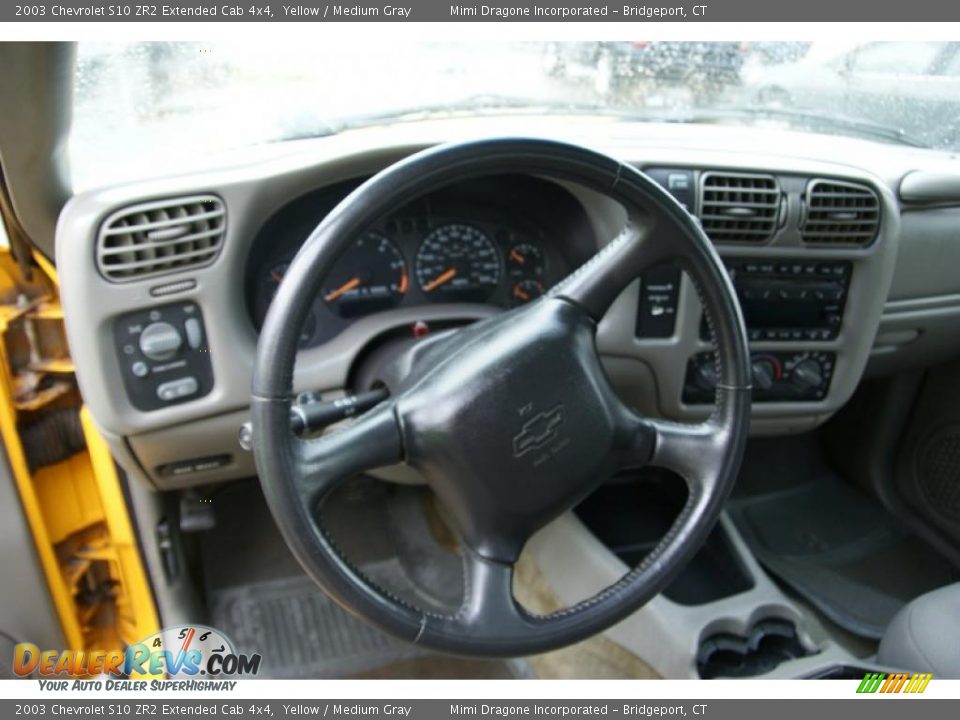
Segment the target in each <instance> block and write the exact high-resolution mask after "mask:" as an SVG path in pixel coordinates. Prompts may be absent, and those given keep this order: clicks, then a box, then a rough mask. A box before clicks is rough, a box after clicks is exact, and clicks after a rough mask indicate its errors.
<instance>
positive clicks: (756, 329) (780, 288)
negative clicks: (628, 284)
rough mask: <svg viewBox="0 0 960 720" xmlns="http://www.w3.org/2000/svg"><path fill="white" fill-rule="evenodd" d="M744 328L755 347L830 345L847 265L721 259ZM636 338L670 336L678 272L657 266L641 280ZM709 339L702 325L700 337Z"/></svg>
mask: <svg viewBox="0 0 960 720" xmlns="http://www.w3.org/2000/svg"><path fill="white" fill-rule="evenodd" d="M725 264H726V266H727V269H728V271H729V273H730V277H731V279H732V280H733V284H734V287H735V288H736V291H737V297H738V299H739V301H740V307H741V308H742V310H743V317H744V320H745V321H746V325H747V337H748V338H749V339H750V340H754V341H758V340H764V341H778V342H779V341H793V342H796V341H803V340H807V341H809V340H818V341H823V340H833V339H835V338H836V337H837V334H838V333H839V332H840V326H841V325H842V323H843V309H844V306H845V304H846V300H847V290H848V288H849V286H850V276H851V273H852V269H853V268H852V264H851V263H850V262H849V261H843V260H840V261H838V260H830V261H809V260H752V259H726V260H725ZM640 284H641V287H640V304H639V307H638V308H637V324H636V335H637V337H638V338H666V337H670V336H671V335H673V333H674V331H675V321H676V313H677V304H678V302H679V297H680V292H679V288H680V269H679V268H676V267H674V266H672V265H658V266H656V267H652V268H650V269H649V270H647V271H645V272H644V273H643V275H642V276H641V283H640ZM709 336H710V331H709V328H708V327H707V323H706V321H705V320H703V321H701V323H700V337H701V338H703V339H704V340H706V339H708V338H709Z"/></svg>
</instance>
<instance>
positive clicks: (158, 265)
mask: <svg viewBox="0 0 960 720" xmlns="http://www.w3.org/2000/svg"><path fill="white" fill-rule="evenodd" d="M225 228H226V210H225V209H224V206H223V201H222V200H221V199H220V198H218V197H215V196H213V195H197V196H192V197H184V198H176V199H172V200H162V201H158V202H151V203H143V204H142V205H133V206H131V207H126V208H124V209H122V210H119V211H118V212H115V213H114V214H113V215H111V216H110V217H108V218H107V220H106V221H105V222H104V223H103V225H101V226H100V234H99V236H98V237H97V268H98V269H99V270H100V273H101V274H102V275H103V276H104V277H105V278H107V279H108V280H112V281H114V282H127V281H130V280H139V279H141V278H145V277H151V276H154V275H163V274H166V273H170V272H176V271H179V270H186V269H188V268H197V267H202V266H204V265H209V264H210V263H212V262H213V261H214V260H215V259H216V257H217V255H218V254H219V252H220V247H221V245H222V244H223V238H224V231H225Z"/></svg>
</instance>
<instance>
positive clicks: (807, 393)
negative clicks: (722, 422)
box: [683, 352, 836, 405]
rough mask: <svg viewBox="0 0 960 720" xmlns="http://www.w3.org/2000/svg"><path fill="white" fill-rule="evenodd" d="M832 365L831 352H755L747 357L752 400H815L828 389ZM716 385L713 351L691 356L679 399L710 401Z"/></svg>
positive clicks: (692, 402) (822, 395) (832, 354)
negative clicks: (681, 397)
mask: <svg viewBox="0 0 960 720" xmlns="http://www.w3.org/2000/svg"><path fill="white" fill-rule="evenodd" d="M835 364H836V354H835V353H832V352H755V353H752V354H751V356H750V374H751V383H752V384H753V393H752V396H753V401H754V402H774V401H776V402H816V401H819V400H823V399H824V398H825V397H826V396H827V393H828V392H829V390H830V379H831V378H832V377H833V369H834V365H835ZM716 388H717V369H716V364H715V362H714V356H713V353H710V352H705V353H699V354H697V355H694V356H693V357H692V358H690V360H689V362H688V363H687V374H686V378H685V380H684V384H683V402H685V403H687V404H691V405H693V404H700V403H712V402H713V396H714V391H715V390H716Z"/></svg>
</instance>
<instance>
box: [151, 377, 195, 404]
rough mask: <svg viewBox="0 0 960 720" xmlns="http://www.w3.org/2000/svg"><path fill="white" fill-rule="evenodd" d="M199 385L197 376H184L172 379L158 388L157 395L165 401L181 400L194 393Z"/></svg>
mask: <svg viewBox="0 0 960 720" xmlns="http://www.w3.org/2000/svg"><path fill="white" fill-rule="evenodd" d="M198 388H199V385H198V384H197V379H196V378H195V377H184V378H179V379H177V380H170V381H168V382H165V383H163V384H162V385H160V386H159V387H158V388H157V397H158V398H160V399H161V400H163V401H165V402H169V401H171V400H179V399H180V398H184V397H189V396H190V395H193V394H194V393H195V392H196V391H197V389H198Z"/></svg>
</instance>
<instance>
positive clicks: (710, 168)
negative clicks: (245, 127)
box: [57, 118, 960, 488]
mask: <svg viewBox="0 0 960 720" xmlns="http://www.w3.org/2000/svg"><path fill="white" fill-rule="evenodd" d="M511 122H512V121H510V120H502V121H498V120H494V119H489V118H483V119H476V120H470V121H450V122H449V123H447V122H444V123H439V124H426V125H420V124H417V123H413V124H410V125H409V126H407V125H404V126H400V127H391V128H389V129H365V130H357V131H352V132H350V133H345V134H343V135H340V136H334V137H330V138H321V139H317V140H314V141H305V143H303V144H293V145H286V144H284V146H283V147H277V148H269V149H264V150H261V151H258V152H257V153H254V154H252V155H250V156H249V157H245V158H244V161H243V162H238V163H235V164H233V165H229V166H224V167H221V168H218V169H213V170H211V171H209V172H205V173H198V174H192V175H185V176H182V177H170V178H163V179H155V180H149V181H144V182H140V183H131V184H128V185H124V186H122V187H117V188H108V189H104V190H95V191H90V192H88V193H84V194H83V195H80V196H78V197H76V198H74V199H72V200H71V201H70V203H69V204H68V205H67V207H66V208H65V209H64V211H63V213H62V215H61V218H60V224H59V226H58V230H57V266H58V270H59V272H60V281H61V295H62V298H63V304H64V307H65V312H66V325H67V331H68V335H69V339H70V343H71V349H72V353H73V358H74V362H75V365H76V369H77V376H78V380H79V382H80V385H81V390H82V392H83V393H84V397H85V398H86V401H87V402H88V404H89V407H90V410H91V412H92V414H93V416H94V418H95V419H96V421H97V423H98V425H99V426H100V428H101V430H102V431H103V433H104V435H105V437H106V438H107V440H108V442H109V443H110V446H111V450H112V451H113V452H114V454H115V456H116V457H117V459H118V461H119V462H120V463H121V464H122V465H123V467H124V468H125V469H126V470H127V472H129V473H131V474H133V475H135V476H138V477H140V478H142V479H143V480H144V481H146V482H148V483H151V484H152V485H154V486H156V487H159V488H175V487H184V486H190V485H195V484H202V483H210V482H218V481H222V480H229V479H234V478H242V477H249V476H251V475H253V474H254V473H255V468H254V465H253V458H252V456H251V455H250V453H247V452H244V451H243V450H241V449H240V447H239V444H238V442H237V436H238V431H239V429H240V428H241V426H242V425H243V423H244V422H245V421H246V420H247V419H248V407H249V392H250V383H251V378H252V371H253V364H254V359H255V355H256V345H257V334H258V330H259V327H260V326H261V324H262V322H263V318H264V316H265V314H266V312H267V310H268V308H269V305H270V301H271V299H272V297H273V295H274V293H275V292H276V289H277V288H278V287H279V285H280V283H282V282H283V276H284V271H285V270H286V268H287V267H288V265H289V263H290V262H291V261H292V259H293V258H294V257H295V256H296V253H297V252H298V250H299V248H300V247H301V245H302V244H303V242H304V241H305V240H306V239H307V237H308V236H309V235H310V233H311V232H312V231H313V230H314V229H315V228H316V226H317V225H318V224H319V223H320V222H322V220H323V218H324V217H326V215H327V214H328V213H329V212H330V211H331V210H332V209H333V208H334V207H335V206H336V205H337V204H338V203H339V202H340V201H342V200H343V199H344V198H346V197H348V196H349V194H350V192H351V191H352V190H353V189H355V188H356V187H357V186H358V185H359V184H360V183H362V182H363V180H364V179H365V178H368V177H370V176H371V175H373V174H375V173H376V172H377V171H378V170H380V169H382V168H384V167H387V166H388V165H390V164H391V163H393V162H395V161H397V160H400V159H402V158H403V157H406V156H407V155H409V154H410V153H412V152H415V151H416V150H419V149H422V148H425V147H429V146H431V145H433V144H435V143H437V142H440V141H449V140H457V139H466V138H469V137H476V136H484V135H490V134H498V135H518V134H524V133H525V128H524V127H522V123H520V121H516V122H517V123H519V125H517V124H511ZM552 122H556V123H557V125H556V126H555V127H554V128H553V130H554V132H553V133H552V134H551V133H549V132H548V131H549V127H548V126H549V125H550V123H552ZM542 130H543V132H544V133H545V134H547V135H548V136H553V137H556V136H560V137H563V139H566V140H570V141H573V142H579V143H581V144H588V145H589V144H593V145H595V146H596V145H599V149H600V150H602V151H604V152H606V153H608V154H610V155H613V156H615V157H618V158H621V159H622V160H623V161H625V162H630V163H632V164H634V165H635V166H636V167H638V168H640V169H641V170H643V171H644V172H646V173H647V174H649V175H650V176H651V177H652V178H653V179H654V180H656V181H657V182H659V183H660V184H661V185H662V186H663V187H664V188H666V189H667V190H668V192H670V193H671V194H672V195H673V196H674V197H675V199H676V200H677V201H678V202H680V203H681V204H683V205H684V206H685V207H686V208H687V210H688V211H689V212H690V213H691V214H693V215H694V216H695V217H696V218H697V219H698V221H699V222H700V223H701V225H702V226H703V228H704V231H705V232H706V234H707V236H708V237H709V238H710V239H711V240H712V241H713V243H714V246H715V248H716V250H717V252H718V253H719V255H720V256H721V259H722V260H723V262H724V264H725V265H726V267H727V269H728V272H729V273H730V276H731V279H732V280H733V283H734V286H735V289H736V291H737V294H738V298H739V300H740V303H741V307H742V308H743V310H744V314H745V318H746V322H747V330H748V337H749V342H750V350H751V360H752V372H753V418H752V424H751V432H753V433H755V434H783V433H795V432H803V431H806V430H810V429H812V428H814V427H816V426H817V425H819V424H820V423H822V422H824V421H825V420H826V419H827V418H828V417H830V415H831V414H833V413H834V412H836V411H837V410H838V409H839V408H840V407H842V406H843V405H844V404H845V403H846V402H847V400H849V398H850V397H851V396H852V394H853V392H854V390H855V389H856V387H857V385H858V384H859V383H860V382H861V380H862V379H863V378H864V377H866V376H869V375H872V374H882V373H891V372H896V371H898V370H899V369H902V368H904V367H909V366H917V365H923V364H925V363H930V362H935V361H937V360H938V359H940V358H944V357H948V356H952V355H954V354H956V353H958V352H960V336H958V335H957V333H956V331H955V328H956V322H957V321H960V280H958V279H957V277H958V276H957V274H956V273H955V271H954V270H953V269H954V268H955V267H956V266H957V265H958V264H960V243H957V242H956V240H955V238H956V228H957V227H958V226H960V200H957V199H955V198H953V197H952V196H951V197H944V196H943V194H942V188H943V187H944V184H943V183H942V182H939V181H938V182H937V183H933V186H934V187H935V189H936V192H934V193H933V194H931V192H930V191H929V187H930V186H931V182H930V178H932V177H944V176H948V177H950V178H953V177H954V176H955V173H953V171H951V170H950V169H949V167H946V166H945V165H944V162H943V159H942V156H941V155H939V154H936V153H932V152H927V151H922V150H917V149H914V148H900V147H895V146H890V145H880V144H877V143H873V142H869V141H859V140H852V139H849V138H828V137H820V136H814V135H810V134H804V133H791V132H789V131H785V130H779V129H757V128H750V129H743V128H732V127H705V126H682V127H678V126H657V125H650V124H638V125H636V126H633V125H630V126H619V125H618V126H616V128H612V126H610V125H609V124H605V123H603V122H599V121H598V122H596V123H594V122H585V123H584V124H583V125H577V124H576V123H572V122H571V121H570V120H565V121H561V120H554V119H549V120H544V127H543V128H542ZM614 130H615V132H614ZM611 133H612V134H611ZM936 173H939V175H937V174H936ZM951 173H952V174H951ZM908 181H909V182H908ZM903 188H907V190H908V191H909V192H907V191H905V190H903ZM938 193H939V194H938ZM625 220H626V213H625V211H624V209H623V208H622V207H621V206H619V205H618V204H617V203H616V202H614V201H613V200H610V199H609V198H606V197H603V196H601V195H598V194H596V193H593V192H590V191H588V190H586V189H584V188H581V187H578V186H575V185H572V184H569V183H565V182H563V181H560V180H553V179H547V178H542V177H533V176H524V175H512V176H502V177H491V178H487V179H484V180H477V181H471V182H460V183H456V184H453V185H450V186H447V187H444V188H442V189H440V190H437V191H435V192H433V193H431V194H430V195H428V196H425V197H421V198H419V199H418V200H416V201H415V202H413V203H411V204H409V205H407V206H405V207H401V208H398V209H396V210H395V211H393V212H391V213H389V214H388V215H387V216H385V217H376V218H370V224H369V227H367V228H366V229H365V230H364V231H363V232H362V233H361V234H360V235H359V236H358V237H356V238H353V239H352V241H351V243H350V245H349V247H348V248H347V249H346V250H345V251H344V253H343V254H342V255H341V257H339V258H338V259H337V261H336V263H335V264H334V265H333V266H332V268H331V269H330V271H329V273H328V274H327V276H326V277H325V278H324V279H323V280H322V282H321V283H320V284H319V285H320V286H319V287H317V289H316V296H315V299H314V302H313V308H312V312H311V314H310V317H309V319H308V320H307V321H306V323H305V324H304V326H303V328H301V351H300V353H299V355H298V358H297V366H296V368H295V374H294V390H295V391H296V392H297V393H300V394H301V395H302V396H304V397H306V396H310V397H313V398H323V399H336V398H338V397H342V396H343V395H344V394H349V393H351V392H354V391H356V390H357V389H358V388H356V387H354V384H355V381H356V378H357V377H358V376H357V366H358V364H359V363H361V362H362V361H363V359H364V358H365V357H368V356H370V355H371V353H372V349H373V348H375V347H377V344H378V343H382V342H385V341H386V339H389V338H396V337H397V336H398V334H400V335H402V336H405V337H410V333H411V331H413V332H414V334H415V333H416V331H417V328H418V327H420V326H428V327H430V328H436V327H449V326H457V325H462V324H464V323H469V322H473V321H475V320H478V319H481V318H484V317H489V316H491V315H494V314H497V313H502V312H507V311H509V310H510V309H512V308H514V307H516V306H518V305H520V304H523V303H526V302H530V301H532V300H534V299H535V298H536V297H537V296H539V295H540V294H541V293H543V292H544V291H545V290H546V289H547V288H549V287H550V286H551V285H553V284H555V283H556V282H557V281H559V280H560V279H561V278H563V277H564V276H565V275H567V274H568V273H570V272H571V271H573V270H575V269H576V268H577V267H578V266H579V265H581V264H582V263H583V262H584V261H586V260H587V259H588V258H590V257H591V256H592V255H593V254H594V253H595V252H596V251H597V250H598V249H600V248H601V247H603V246H604V245H605V244H606V243H607V242H608V241H609V240H610V239H611V238H613V237H615V236H616V235H617V233H618V232H619V231H620V229H621V228H622V227H623V223H624V222H625ZM596 344H597V350H598V352H599V353H600V356H601V359H602V361H603V365H604V368H605V369H606V371H607V374H608V376H609V378H610V380H611V382H612V383H613V385H614V386H615V387H616V389H617V391H618V392H619V394H620V395H621V396H622V397H623V398H624V400H625V401H626V402H628V403H630V404H631V405H633V406H634V407H636V408H637V409H638V411H640V412H642V413H646V414H649V415H652V416H657V417H667V418H671V419H675V420H678V421H695V420H698V419H702V418H704V417H706V416H707V415H708V414H709V412H710V402H709V401H710V398H711V397H712V389H713V386H714V384H715V382H716V377H715V376H714V375H713V374H712V372H713V363H712V362H711V356H710V353H711V351H712V345H711V342H710V337H709V332H708V330H707V328H706V327H705V326H704V323H703V311H702V307H701V305H700V301H699V297H698V294H697V291H696V288H694V287H693V285H692V283H691V282H690V280H689V278H688V277H687V276H686V275H684V274H683V273H682V272H681V271H680V270H679V269H678V268H676V267H673V266H670V265H664V266H658V267H652V268H649V269H648V270H646V271H645V272H644V273H643V274H642V275H641V276H640V277H638V278H637V279H636V281H635V282H633V283H632V284H631V285H629V286H628V287H627V288H626V289H625V290H624V291H623V293H622V294H621V295H620V297H619V298H618V299H617V300H616V301H615V302H614V304H613V306H612V307H611V308H610V310H609V311H608V313H607V314H606V316H605V317H604V318H603V320H602V321H601V322H600V324H599V326H598V329H597V337H596Z"/></svg>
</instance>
